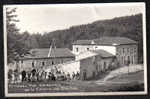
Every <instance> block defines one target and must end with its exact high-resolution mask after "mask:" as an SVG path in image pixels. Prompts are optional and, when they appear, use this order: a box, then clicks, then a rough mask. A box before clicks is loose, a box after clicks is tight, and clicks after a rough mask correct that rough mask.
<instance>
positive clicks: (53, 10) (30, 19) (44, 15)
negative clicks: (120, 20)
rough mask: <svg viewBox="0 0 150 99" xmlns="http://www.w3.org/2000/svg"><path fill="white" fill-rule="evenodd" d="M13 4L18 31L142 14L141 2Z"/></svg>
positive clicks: (46, 30) (65, 26)
mask: <svg viewBox="0 0 150 99" xmlns="http://www.w3.org/2000/svg"><path fill="white" fill-rule="evenodd" d="M10 7H17V13H16V14H17V15H18V19H19V20H20V22H18V23H17V27H18V28H19V29H20V31H21V32H23V31H29V32H30V33H36V32H39V33H44V32H51V31H54V30H58V29H66V28H69V27H70V26H73V25H80V24H87V23H92V22H94V21H96V20H103V19H112V18H115V17H120V16H127V15H135V14H138V13H143V10H144V5H143V3H130V4H127V3H126V4H74V5H73V4H66V5H63V4H55V5H54V4H49V5H12V6H10Z"/></svg>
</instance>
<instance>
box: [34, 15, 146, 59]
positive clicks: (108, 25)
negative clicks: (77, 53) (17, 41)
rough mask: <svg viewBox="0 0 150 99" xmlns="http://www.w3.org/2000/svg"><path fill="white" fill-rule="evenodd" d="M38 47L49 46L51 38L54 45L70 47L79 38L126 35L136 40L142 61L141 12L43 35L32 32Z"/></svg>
mask: <svg viewBox="0 0 150 99" xmlns="http://www.w3.org/2000/svg"><path fill="white" fill-rule="evenodd" d="M32 36H34V37H35V39H36V41H37V43H38V47H39V48H49V46H50V44H51V42H52V39H55V43H56V44H55V45H56V47H67V48H70V49H71V48H72V43H73V42H74V41H76V40H79V39H97V38H100V37H102V36H120V37H128V38H131V39H133V40H135V41H138V43H139V44H138V45H139V56H140V58H139V60H140V61H142V56H143V49H142V47H143V41H142V14H137V15H132V16H125V17H118V18H114V19H111V20H99V21H95V22H93V23H91V24H84V25H79V26H72V27H70V28H69V29H64V30H57V31H53V32H49V33H46V34H44V35H39V34H34V35H32Z"/></svg>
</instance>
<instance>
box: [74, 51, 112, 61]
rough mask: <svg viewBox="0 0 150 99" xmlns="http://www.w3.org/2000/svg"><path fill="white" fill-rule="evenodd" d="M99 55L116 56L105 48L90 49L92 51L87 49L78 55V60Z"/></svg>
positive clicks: (103, 56) (105, 56)
mask: <svg viewBox="0 0 150 99" xmlns="http://www.w3.org/2000/svg"><path fill="white" fill-rule="evenodd" d="M97 55H99V56H101V57H102V58H109V57H114V55H113V54H111V53H109V52H107V51H104V50H90V51H86V52H84V53H81V54H79V55H78V56H77V60H82V59H86V58H89V57H93V56H97Z"/></svg>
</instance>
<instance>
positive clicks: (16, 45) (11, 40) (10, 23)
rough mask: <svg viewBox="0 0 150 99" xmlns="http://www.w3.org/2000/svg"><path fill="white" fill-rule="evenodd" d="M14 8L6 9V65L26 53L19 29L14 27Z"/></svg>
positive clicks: (15, 20) (15, 16)
mask: <svg viewBox="0 0 150 99" xmlns="http://www.w3.org/2000/svg"><path fill="white" fill-rule="evenodd" d="M15 12H16V8H6V30H7V31H6V32H7V56H8V63H10V62H13V61H16V60H18V59H19V58H20V57H22V56H23V55H25V54H27V53H28V49H27V48H26V46H25V44H24V42H23V41H22V39H21V38H22V36H21V34H20V33H19V29H18V28H17V27H16V24H15V23H16V22H19V20H17V19H16V18H17V15H16V14H15Z"/></svg>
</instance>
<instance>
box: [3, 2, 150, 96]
mask: <svg viewBox="0 0 150 99" xmlns="http://www.w3.org/2000/svg"><path fill="white" fill-rule="evenodd" d="M129 3H130V4H131V3H133V4H143V6H144V9H143V10H144V11H143V13H142V15H143V16H142V23H143V65H144V91H142V92H140V91H138V92H137V91H135V92H134V91H132V92H70V93H68V92H64V93H62V92H60V93H17V94H15V93H12V94H10V93H8V84H7V70H8V69H7V33H6V15H5V13H4V8H5V7H4V6H7V5H3V22H4V25H3V29H4V34H3V36H4V40H3V41H4V45H3V46H4V65H5V66H4V80H5V83H4V85H5V97H40V96H100V95H102V96H106V95H146V94H147V93H148V87H147V49H146V48H147V46H146V44H147V42H146V40H147V39H146V6H145V3H144V2H138V3H137V2H129ZM82 4H84V3H82ZM85 4H90V5H91V4H110V5H111V4H128V3H85ZM17 5H19V4H17ZM25 5H26V4H25ZM35 5H39V4H35ZM42 5H47V4H42ZM50 5H53V4H50ZM56 5H59V4H56ZM67 5H68V4H67ZM73 5H74V4H73ZM76 5H78V4H76ZM79 5H80V4H79Z"/></svg>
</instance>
